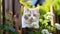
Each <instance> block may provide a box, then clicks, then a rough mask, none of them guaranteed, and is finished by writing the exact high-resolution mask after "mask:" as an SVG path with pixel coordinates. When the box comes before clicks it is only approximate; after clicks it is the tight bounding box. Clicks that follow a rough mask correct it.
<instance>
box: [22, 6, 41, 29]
mask: <svg viewBox="0 0 60 34" xmlns="http://www.w3.org/2000/svg"><path fill="white" fill-rule="evenodd" d="M39 16H40V15H39V8H38V7H36V8H27V7H24V13H23V16H22V28H26V27H28V28H32V27H33V28H39Z"/></svg>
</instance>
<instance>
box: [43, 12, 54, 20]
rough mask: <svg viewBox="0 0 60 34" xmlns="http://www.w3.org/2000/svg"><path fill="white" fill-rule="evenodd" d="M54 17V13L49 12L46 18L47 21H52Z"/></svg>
mask: <svg viewBox="0 0 60 34" xmlns="http://www.w3.org/2000/svg"><path fill="white" fill-rule="evenodd" d="M53 16H54V14H53V13H52V12H47V13H46V14H45V15H44V17H45V19H51V18H52V17H53Z"/></svg>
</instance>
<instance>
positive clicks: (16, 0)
mask: <svg viewBox="0 0 60 34" xmlns="http://www.w3.org/2000/svg"><path fill="white" fill-rule="evenodd" d="M14 11H15V15H16V18H15V19H16V21H15V23H16V30H17V32H18V33H19V34H22V28H21V11H20V2H19V0H14Z"/></svg>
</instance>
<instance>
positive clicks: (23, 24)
mask: <svg viewBox="0 0 60 34" xmlns="http://www.w3.org/2000/svg"><path fill="white" fill-rule="evenodd" d="M26 27H28V28H31V27H34V28H39V21H36V22H33V23H31V24H28V23H26V21H25V19H24V17H22V28H26Z"/></svg>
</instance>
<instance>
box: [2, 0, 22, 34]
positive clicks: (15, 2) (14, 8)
mask: <svg viewBox="0 0 60 34" xmlns="http://www.w3.org/2000/svg"><path fill="white" fill-rule="evenodd" d="M8 13H10V15H11V16H10V18H9V16H8ZM14 16H15V17H14ZM5 17H6V18H8V19H9V20H10V21H13V20H14V19H15V24H16V26H15V29H16V31H17V32H18V33H19V34H22V33H21V32H22V28H21V11H20V3H19V0H3V25H4V24H5ZM3 33H4V32H3ZM4 34H9V32H5V33H4Z"/></svg>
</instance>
